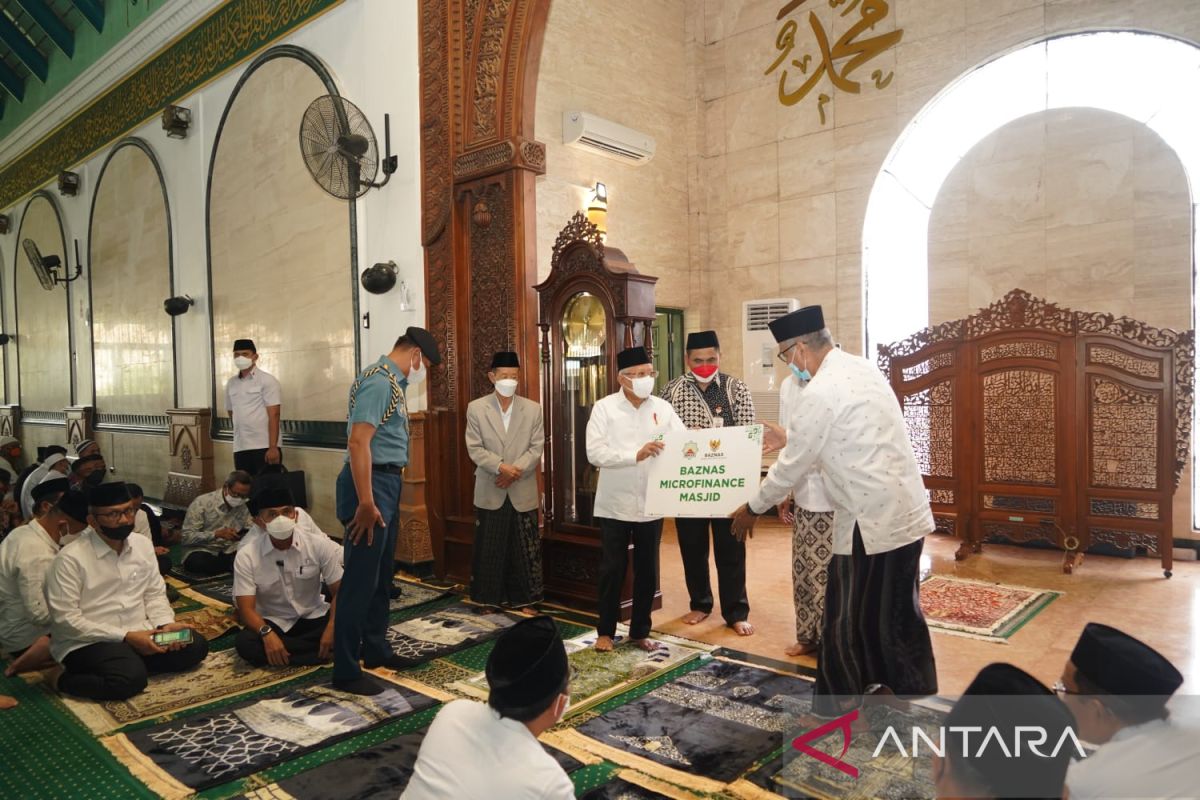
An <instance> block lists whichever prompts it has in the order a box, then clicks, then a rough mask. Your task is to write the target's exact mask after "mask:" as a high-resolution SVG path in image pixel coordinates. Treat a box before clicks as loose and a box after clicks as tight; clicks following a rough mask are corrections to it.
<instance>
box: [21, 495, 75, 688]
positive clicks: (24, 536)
mask: <svg viewBox="0 0 1200 800" xmlns="http://www.w3.org/2000/svg"><path fill="white" fill-rule="evenodd" d="M30 499H31V500H32V502H33V519H32V520H30V522H29V524H27V525H22V526H21V527H19V528H17V529H16V530H14V531H13V532H12V533H11V534H9V536H8V538H7V539H5V540H4V542H3V543H2V544H0V650H3V651H4V652H6V653H8V654H9V655H11V656H13V659H14V660H13V662H12V663H11V664H9V665H8V668H7V669H6V670H4V674H5V675H17V674H19V673H22V672H28V671H30V670H36V669H43V668H45V667H50V666H53V662H52V661H51V659H50V635H49V631H50V607H49V606H47V605H46V573H47V572H49V571H50V565H51V564H53V563H54V557H55V556H56V555H58V550H59V548H60V547H61V546H62V540H63V537H64V536H77V535H78V534H79V533H80V532H82V531H83V530H84V529H85V528H87V514H88V508H87V501H86V500H85V499H84V498H83V496H82V495H80V494H79V493H78V492H68V491H67V479H66V478H63V477H59V478H56V479H54V480H51V481H44V482H42V483H40V484H38V485H37V486H36V487H34V490H33V493H32V496H31V498H30Z"/></svg>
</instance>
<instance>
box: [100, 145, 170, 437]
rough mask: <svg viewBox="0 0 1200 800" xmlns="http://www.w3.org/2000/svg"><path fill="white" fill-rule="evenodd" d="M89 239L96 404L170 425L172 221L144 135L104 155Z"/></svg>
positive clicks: (106, 410)
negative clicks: (167, 303)
mask: <svg viewBox="0 0 1200 800" xmlns="http://www.w3.org/2000/svg"><path fill="white" fill-rule="evenodd" d="M88 240H89V242H90V250H89V258H88V265H89V267H90V269H89V277H90V284H89V285H90V289H91V293H92V360H93V364H94V368H93V375H94V378H95V389H96V393H95V398H96V399H95V408H96V410H97V412H98V413H104V414H109V415H114V414H120V415H138V416H137V417H135V419H140V418H141V415H146V416H147V417H149V418H150V419H152V420H154V421H155V422H157V423H158V424H156V425H154V427H155V428H160V429H163V430H165V422H166V410H167V409H168V408H171V407H172V406H174V405H175V347H174V336H173V325H172V321H171V317H169V316H167V315H166V314H164V313H163V308H162V301H163V300H164V299H166V298H168V297H170V296H171V295H172V294H173V292H172V291H171V220H170V212H169V210H168V205H167V194H166V187H165V185H164V184H163V181H162V174H161V172H160V170H159V167H158V163H157V160H156V158H155V156H154V153H153V151H152V150H151V149H150V148H149V146H148V145H147V144H146V143H145V142H142V141H140V140H127V141H125V142H122V143H121V144H119V145H118V146H117V147H116V148H115V149H114V150H113V151H112V152H111V153H110V154H109V157H108V159H107V160H106V161H105V162H104V167H103V168H102V170H101V172H100V177H99V178H98V179H97V184H96V192H95V195H94V196H93V200H92V214H91V224H90V235H89V237H88Z"/></svg>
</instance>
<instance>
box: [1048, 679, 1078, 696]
mask: <svg viewBox="0 0 1200 800" xmlns="http://www.w3.org/2000/svg"><path fill="white" fill-rule="evenodd" d="M1050 688H1052V689H1053V690H1054V693H1055V694H1075V695H1078V694H1083V692H1073V691H1071V690H1070V689H1068V688H1067V685H1066V684H1065V683H1063V682H1062V681H1055V682H1054V686H1052V687H1050Z"/></svg>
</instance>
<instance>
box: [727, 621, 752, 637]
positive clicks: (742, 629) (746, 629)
mask: <svg viewBox="0 0 1200 800" xmlns="http://www.w3.org/2000/svg"><path fill="white" fill-rule="evenodd" d="M729 627H731V628H733V629H734V630H735V631H737V635H738V636H753V635H754V626H753V625H751V624H750V623H749V622H748V621H747V620H741V621H739V622H735V623H733V624H732V625H730V626H729Z"/></svg>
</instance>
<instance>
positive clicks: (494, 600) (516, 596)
mask: <svg viewBox="0 0 1200 800" xmlns="http://www.w3.org/2000/svg"><path fill="white" fill-rule="evenodd" d="M520 376H521V363H520V360H519V359H518V357H517V354H516V353H513V352H508V351H504V352H499V353H496V354H495V355H493V356H492V365H491V368H490V369H489V370H488V379H489V380H490V381H491V382H492V384H493V386H494V391H492V392H491V393H490V394H488V395H487V396H485V397H480V398H478V399H477V400H473V401H472V402H471V404H470V405H468V406H467V430H466V442H467V453H468V455H470V457H471V460H472V461H474V462H475V466H476V469H475V514H476V519H475V548H474V557H473V564H472V567H471V599H472V600H474V601H475V602H477V603H484V604H486V605H490V606H502V607H508V608H519V607H522V606H528V605H532V604H534V603H537V602H539V601H540V600H541V599H542V552H541V540H540V538H539V537H538V515H537V509H538V482H537V467H538V462H539V461H541V458H542V447H543V445H544V444H545V441H546V436H545V433H544V429H543V425H542V407H541V406H540V405H538V404H537V403H535V402H533V401H532V400H528V399H526V398H524V397H519V396H517V394H516V391H517V385H518V383H519V381H520Z"/></svg>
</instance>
